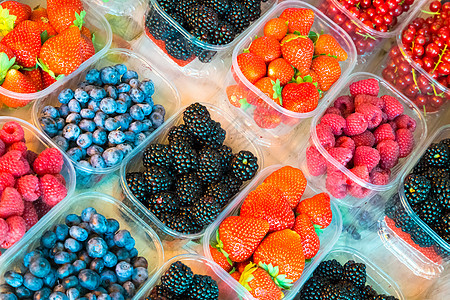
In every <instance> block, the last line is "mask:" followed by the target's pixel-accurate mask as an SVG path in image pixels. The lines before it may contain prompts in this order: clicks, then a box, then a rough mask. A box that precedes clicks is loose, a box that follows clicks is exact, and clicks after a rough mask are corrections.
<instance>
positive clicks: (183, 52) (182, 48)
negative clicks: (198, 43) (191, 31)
mask: <svg viewBox="0 0 450 300" xmlns="http://www.w3.org/2000/svg"><path fill="white" fill-rule="evenodd" d="M166 50H167V53H168V54H169V55H170V56H172V57H173V58H175V59H179V60H183V61H186V60H188V59H189V58H191V56H192V53H191V51H190V46H189V42H188V41H187V40H186V39H185V38H184V37H183V36H172V37H170V38H168V39H166Z"/></svg>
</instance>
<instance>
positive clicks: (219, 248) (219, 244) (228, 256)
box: [211, 230, 233, 266]
mask: <svg viewBox="0 0 450 300" xmlns="http://www.w3.org/2000/svg"><path fill="white" fill-rule="evenodd" d="M216 240H217V245H216V246H211V247H213V248H216V249H217V250H219V252H220V253H222V254H223V256H225V258H226V259H227V262H228V263H229V264H230V266H233V261H232V260H231V259H230V255H228V253H227V252H225V250H223V243H222V241H221V240H220V238H219V230H217V231H216Z"/></svg>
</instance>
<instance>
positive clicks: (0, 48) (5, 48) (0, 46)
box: [0, 43, 14, 59]
mask: <svg viewBox="0 0 450 300" xmlns="http://www.w3.org/2000/svg"><path fill="white" fill-rule="evenodd" d="M0 52H3V53H5V54H6V55H7V56H8V58H9V59H11V58H13V57H14V53H13V52H12V50H11V49H9V47H8V46H6V45H5V44H1V43H0Z"/></svg>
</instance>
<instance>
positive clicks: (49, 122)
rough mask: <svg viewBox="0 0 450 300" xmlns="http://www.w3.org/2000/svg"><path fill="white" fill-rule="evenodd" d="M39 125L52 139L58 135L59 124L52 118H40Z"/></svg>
mask: <svg viewBox="0 0 450 300" xmlns="http://www.w3.org/2000/svg"><path fill="white" fill-rule="evenodd" d="M39 125H40V126H41V128H42V130H44V132H45V133H46V134H48V135H49V136H50V137H54V136H55V135H56V134H57V133H58V124H56V121H55V120H53V119H52V118H49V117H40V118H39Z"/></svg>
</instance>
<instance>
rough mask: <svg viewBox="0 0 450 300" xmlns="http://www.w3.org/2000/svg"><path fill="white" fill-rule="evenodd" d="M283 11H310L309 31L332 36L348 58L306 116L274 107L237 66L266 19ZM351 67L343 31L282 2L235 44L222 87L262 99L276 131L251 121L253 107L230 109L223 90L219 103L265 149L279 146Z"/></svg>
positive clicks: (319, 16) (294, 4) (320, 15)
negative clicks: (238, 58) (277, 121)
mask: <svg viewBox="0 0 450 300" xmlns="http://www.w3.org/2000/svg"><path fill="white" fill-rule="evenodd" d="M287 8H309V9H311V10H313V11H314V14H315V18H314V24H313V26H312V28H311V30H312V31H314V32H318V33H320V32H324V33H327V34H330V35H332V36H333V37H334V38H335V39H336V40H337V41H338V42H339V44H340V45H341V47H342V48H343V49H344V50H345V51H346V52H347V54H348V58H347V60H346V61H343V62H340V67H341V78H340V79H339V80H338V81H337V82H336V83H335V84H334V85H333V86H332V87H331V88H330V90H329V91H328V92H326V94H325V96H324V97H323V98H322V99H321V100H319V104H318V106H317V108H316V109H315V110H313V111H311V112H307V113H297V112H293V111H290V110H288V109H286V108H283V107H281V106H280V105H278V104H277V103H275V102H274V101H273V100H272V99H270V98H269V97H267V95H266V94H264V93H262V92H261V91H260V90H259V89H258V88H257V87H255V86H254V85H253V84H252V83H250V81H248V80H247V78H245V76H244V75H243V74H242V72H241V70H240V68H239V65H238V63H237V57H238V55H239V54H241V53H242V51H243V50H244V49H248V48H249V47H250V44H251V43H252V41H253V40H254V39H255V36H256V37H258V36H263V35H264V25H265V24H266V22H267V21H269V20H270V19H273V18H276V17H278V16H279V15H280V14H281V13H282V12H283V11H284V10H285V9H287ZM355 64H356V50H355V46H354V45H353V43H352V40H351V39H350V37H349V36H348V34H347V33H346V32H345V31H344V30H342V29H341V28H339V27H338V26H336V24H334V23H333V22H332V21H331V20H330V19H328V18H327V17H326V16H325V15H324V14H323V13H322V12H320V11H319V10H318V9H317V8H315V7H313V6H312V5H309V4H307V3H304V2H302V1H292V0H290V1H283V2H281V3H279V4H277V5H276V6H275V7H274V8H273V9H271V10H270V12H268V13H267V14H266V16H264V17H263V18H261V19H260V20H259V21H258V23H256V24H254V25H253V26H252V28H251V30H250V31H249V32H248V33H247V34H246V35H245V37H244V38H243V39H242V40H241V41H240V42H239V44H237V45H236V47H235V48H234V51H233V66H232V68H231V70H230V71H229V72H228V74H227V76H226V79H225V86H226V87H227V86H233V85H236V84H237V85H238V86H239V87H240V88H242V89H243V90H244V91H246V93H247V98H252V99H253V98H254V99H258V98H260V99H262V100H263V101H264V102H265V103H267V104H268V105H267V107H268V110H269V111H270V112H271V113H273V114H274V115H275V116H277V117H278V118H281V122H280V123H279V124H278V125H277V126H276V127H274V128H271V129H267V128H261V127H260V126H259V125H258V124H257V123H256V122H255V120H254V117H255V108H256V107H255V106H253V105H251V106H250V107H248V108H247V107H245V108H238V107H235V106H233V105H232V104H231V103H230V101H229V100H228V99H227V95H226V89H223V92H222V93H223V94H224V95H225V97H223V98H224V99H222V101H224V102H226V103H227V104H226V105H227V107H228V109H229V110H231V111H232V113H233V114H236V115H239V116H241V117H242V120H243V122H245V124H246V125H247V126H248V127H249V130H251V131H252V132H254V133H255V134H256V135H257V136H259V137H260V138H259V141H260V143H262V144H266V145H272V144H277V143H281V142H282V141H283V138H284V139H287V136H288V134H289V133H290V132H291V131H292V130H293V129H294V128H295V127H296V126H297V125H298V124H299V123H300V122H301V121H302V119H307V118H311V117H313V116H315V115H316V114H317V112H318V111H320V110H321V107H323V106H324V105H326V103H327V101H328V99H329V95H330V94H331V93H332V91H333V90H334V89H336V88H337V87H338V86H339V82H341V81H343V80H344V78H346V77H347V76H348V75H350V72H351V71H352V70H353V68H354V67H355Z"/></svg>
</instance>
